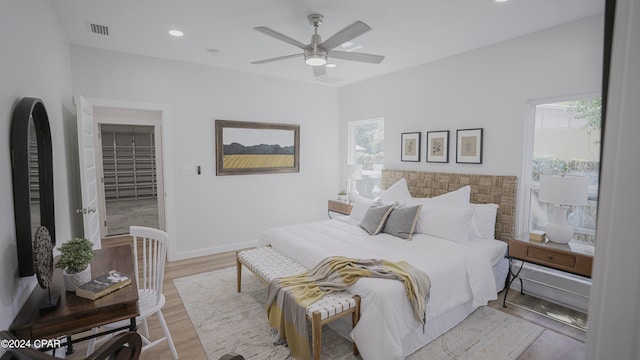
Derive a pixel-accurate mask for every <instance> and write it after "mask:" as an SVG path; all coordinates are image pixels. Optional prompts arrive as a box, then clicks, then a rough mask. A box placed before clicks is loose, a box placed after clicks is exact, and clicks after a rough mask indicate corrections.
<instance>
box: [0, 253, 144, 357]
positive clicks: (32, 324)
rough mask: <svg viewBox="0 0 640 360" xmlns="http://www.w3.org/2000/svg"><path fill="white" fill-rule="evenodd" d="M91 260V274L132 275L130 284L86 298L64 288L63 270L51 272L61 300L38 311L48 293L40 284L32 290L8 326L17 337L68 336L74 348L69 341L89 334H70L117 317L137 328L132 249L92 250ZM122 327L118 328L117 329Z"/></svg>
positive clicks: (54, 287)
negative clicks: (89, 298) (112, 272)
mask: <svg viewBox="0 0 640 360" xmlns="http://www.w3.org/2000/svg"><path fill="white" fill-rule="evenodd" d="M94 253H95V255H94V257H93V259H92V260H91V277H92V278H95V277H97V276H100V275H102V274H104V273H106V272H108V271H109V270H113V269H115V270H118V271H119V272H121V273H123V274H126V275H128V276H130V277H131V280H132V281H131V285H129V286H125V287H123V288H122V289H120V290H117V291H115V292H113V293H111V294H109V295H106V296H104V297H101V298H99V299H96V300H88V299H84V298H81V297H78V296H76V294H75V293H72V292H66V291H65V290H64V282H63V279H62V270H60V269H56V270H55V271H54V272H53V281H52V285H51V290H52V292H54V291H58V292H60V302H59V303H58V306H57V307H56V308H55V310H51V311H40V310H39V306H40V304H41V303H42V301H43V299H45V297H46V296H48V292H47V290H44V289H41V288H40V287H39V286H36V288H35V289H34V290H33V292H32V293H31V295H30V296H29V299H27V301H26V302H25V304H24V305H23V306H22V309H21V310H20V312H19V313H18V315H17V316H16V318H15V320H14V321H13V323H12V324H11V326H10V327H9V329H10V331H11V332H12V333H14V334H15V336H16V337H18V338H20V339H31V340H36V339H54V338H58V337H63V336H66V337H67V343H68V344H63V345H67V346H68V347H67V352H69V351H73V348H72V343H75V342H79V341H84V340H87V339H89V338H91V337H95V336H101V335H104V334H105V333H101V334H97V335H95V336H85V337H82V338H78V339H73V340H72V339H71V335H73V334H78V333H81V332H84V331H87V330H90V329H92V328H95V327H98V326H101V325H106V324H110V323H113V322H116V321H120V320H130V325H129V326H127V327H124V329H126V328H129V329H130V330H134V331H135V330H136V320H135V319H136V317H137V316H138V315H140V310H139V308H138V286H137V284H136V278H135V272H134V262H133V250H132V248H131V245H121V246H115V247H109V248H104V249H101V250H95V251H94ZM119 330H122V329H117V330H116V331H119Z"/></svg>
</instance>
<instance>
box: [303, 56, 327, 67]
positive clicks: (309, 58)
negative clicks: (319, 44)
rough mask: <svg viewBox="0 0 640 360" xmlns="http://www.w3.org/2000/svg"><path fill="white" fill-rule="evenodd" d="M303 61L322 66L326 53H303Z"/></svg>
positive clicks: (325, 59) (325, 61)
mask: <svg viewBox="0 0 640 360" xmlns="http://www.w3.org/2000/svg"><path fill="white" fill-rule="evenodd" d="M304 62H305V63H306V64H307V65H311V66H322V65H325V64H326V63H327V55H325V54H319V53H315V54H313V53H311V54H305V56H304Z"/></svg>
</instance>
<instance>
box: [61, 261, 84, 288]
mask: <svg viewBox="0 0 640 360" xmlns="http://www.w3.org/2000/svg"><path fill="white" fill-rule="evenodd" d="M62 275H63V278H64V288H65V289H66V290H67V291H76V288H77V287H78V286H80V285H82V284H84V283H86V282H88V281H90V280H91V264H89V265H87V268H86V269H84V270H82V271H80V272H79V273H76V274H69V273H67V270H66V269H65V270H63V272H62Z"/></svg>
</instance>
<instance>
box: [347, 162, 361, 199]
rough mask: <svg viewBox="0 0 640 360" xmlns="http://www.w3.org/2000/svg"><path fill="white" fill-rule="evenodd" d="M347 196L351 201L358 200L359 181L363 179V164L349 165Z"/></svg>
mask: <svg viewBox="0 0 640 360" xmlns="http://www.w3.org/2000/svg"><path fill="white" fill-rule="evenodd" d="M347 179H348V180H347V197H348V198H349V201H352V202H353V201H356V198H357V197H358V195H359V194H358V189H357V186H356V185H357V181H358V180H362V165H359V164H350V165H347Z"/></svg>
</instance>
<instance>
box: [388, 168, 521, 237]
mask: <svg viewBox="0 0 640 360" xmlns="http://www.w3.org/2000/svg"><path fill="white" fill-rule="evenodd" d="M402 178H405V179H406V180H407V185H408V186H409V192H410V193H411V195H412V196H414V197H433V196H438V195H442V194H444V193H447V192H449V191H453V190H457V189H459V188H461V187H463V186H466V185H470V186H471V202H472V203H476V204H488V203H493V204H497V205H498V216H497V218H496V239H499V240H504V241H509V239H512V238H513V233H514V229H515V215H516V187H517V182H518V178H517V177H515V176H498V175H478V174H453V173H440V172H425V171H408V170H388V169H384V170H382V188H383V189H386V188H388V187H389V186H391V185H393V184H394V183H395V182H396V181H398V180H400V179H402Z"/></svg>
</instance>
